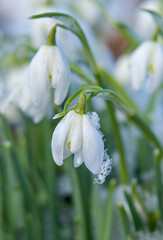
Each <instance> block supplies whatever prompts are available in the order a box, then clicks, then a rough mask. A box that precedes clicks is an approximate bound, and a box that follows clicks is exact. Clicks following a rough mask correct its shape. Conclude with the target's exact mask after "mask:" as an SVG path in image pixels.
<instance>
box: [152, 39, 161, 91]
mask: <svg viewBox="0 0 163 240" xmlns="http://www.w3.org/2000/svg"><path fill="white" fill-rule="evenodd" d="M154 44H155V53H154V59H153V62H154V63H153V68H154V72H153V79H152V83H151V87H150V92H153V91H154V90H156V89H157V87H159V84H160V83H161V81H163V46H162V45H161V44H160V43H158V42H154Z"/></svg>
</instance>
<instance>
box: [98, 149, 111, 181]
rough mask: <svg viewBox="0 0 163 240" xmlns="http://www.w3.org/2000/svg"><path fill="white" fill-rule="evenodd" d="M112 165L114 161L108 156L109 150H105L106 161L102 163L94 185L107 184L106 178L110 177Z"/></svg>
mask: <svg viewBox="0 0 163 240" xmlns="http://www.w3.org/2000/svg"><path fill="white" fill-rule="evenodd" d="M111 163H112V160H111V159H110V157H109V155H108V154H107V150H105V154H104V161H103V163H102V166H101V169H100V171H99V173H98V174H97V175H96V177H95V178H94V183H97V184H103V183H104V182H105V178H106V177H107V176H108V175H109V173H110V172H111V170H112V166H111Z"/></svg>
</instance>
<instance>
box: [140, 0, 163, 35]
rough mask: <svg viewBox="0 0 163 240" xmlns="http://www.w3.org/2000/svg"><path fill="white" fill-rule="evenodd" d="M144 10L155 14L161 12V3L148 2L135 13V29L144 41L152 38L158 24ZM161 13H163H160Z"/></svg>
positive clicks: (153, 0) (149, 0)
mask: <svg viewBox="0 0 163 240" xmlns="http://www.w3.org/2000/svg"><path fill="white" fill-rule="evenodd" d="M142 9H149V10H152V11H155V12H158V13H159V12H160V8H159V1H155V0H147V1H144V2H143V3H141V4H140V5H139V6H138V9H137V11H136V13H135V28H136V31H137V32H138V33H140V34H141V35H142V37H143V39H147V38H150V37H151V36H152V34H153V32H154V30H155V27H156V24H155V21H154V19H153V17H152V16H151V15H150V14H149V13H147V12H145V11H143V10H142ZM160 13H161V12H160Z"/></svg>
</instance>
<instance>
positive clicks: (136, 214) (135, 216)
mask: <svg viewBox="0 0 163 240" xmlns="http://www.w3.org/2000/svg"><path fill="white" fill-rule="evenodd" d="M124 194H125V198H126V200H127V202H128V205H129V208H130V211H131V214H132V217H133V220H134V224H135V229H136V230H137V231H138V230H142V229H144V223H143V220H142V218H141V216H140V214H139V212H138V211H137V209H136V207H135V203H134V201H133V198H132V196H131V195H130V194H129V193H128V192H126V191H125V192H124Z"/></svg>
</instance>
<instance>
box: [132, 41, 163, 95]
mask: <svg viewBox="0 0 163 240" xmlns="http://www.w3.org/2000/svg"><path fill="white" fill-rule="evenodd" d="M129 64H130V77H131V83H132V86H133V88H134V89H135V90H139V89H140V88H143V87H145V88H146V89H147V90H148V91H149V92H152V91H154V90H155V89H156V88H157V87H158V86H159V84H160V83H161V81H162V80H163V46H162V45H161V44H160V43H159V42H154V41H145V42H144V43H142V44H141V45H140V46H139V47H138V48H137V49H136V50H135V51H134V52H133V53H132V54H131V58H130V63H129Z"/></svg>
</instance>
